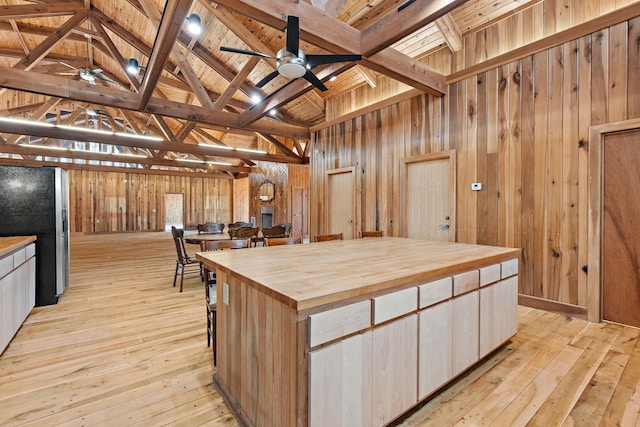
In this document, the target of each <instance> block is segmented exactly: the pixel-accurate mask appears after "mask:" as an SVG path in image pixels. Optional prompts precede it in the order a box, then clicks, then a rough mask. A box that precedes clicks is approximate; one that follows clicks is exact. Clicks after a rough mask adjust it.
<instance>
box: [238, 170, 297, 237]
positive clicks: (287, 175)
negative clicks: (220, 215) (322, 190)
mask: <svg viewBox="0 0 640 427" xmlns="http://www.w3.org/2000/svg"><path fill="white" fill-rule="evenodd" d="M258 168H259V169H258V171H255V172H252V173H251V174H250V175H249V197H248V202H249V217H248V218H246V219H239V221H249V220H250V218H251V217H252V216H254V217H255V218H256V225H257V226H259V227H262V225H261V224H260V208H261V207H263V206H265V207H272V208H273V223H274V224H278V223H281V222H291V212H290V211H289V209H290V200H289V199H290V197H291V186H292V185H297V186H301V187H305V188H307V189H308V188H309V167H308V166H306V165H290V164H285V163H272V162H260V163H259V164H258ZM265 181H270V182H272V183H273V184H274V187H275V196H274V198H273V200H272V201H270V202H263V201H261V200H260V198H259V197H258V189H259V187H260V184H262V183H263V182H265Z"/></svg>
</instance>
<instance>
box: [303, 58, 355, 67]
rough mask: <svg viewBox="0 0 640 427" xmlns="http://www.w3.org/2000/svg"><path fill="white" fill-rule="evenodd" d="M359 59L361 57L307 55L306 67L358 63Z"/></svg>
mask: <svg viewBox="0 0 640 427" xmlns="http://www.w3.org/2000/svg"><path fill="white" fill-rule="evenodd" d="M361 59H362V55H307V65H309V66H310V67H311V68H313V67H315V66H316V65H322V64H333V63H335V62H350V61H360V60H361Z"/></svg>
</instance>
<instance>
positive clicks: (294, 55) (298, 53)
mask: <svg viewBox="0 0 640 427" xmlns="http://www.w3.org/2000/svg"><path fill="white" fill-rule="evenodd" d="M286 35H287V44H286V46H285V47H283V48H282V49H280V50H279V51H278V53H277V54H276V56H273V55H267V54H265V53H260V52H254V51H251V50H245V49H236V48H234V47H225V46H221V47H220V50H222V51H224V52H234V53H242V54H245V55H253V56H259V57H261V58H272V59H275V60H276V71H274V72H273V73H271V74H269V75H268V76H266V77H265V78H263V79H262V80H260V81H259V82H258V84H257V85H256V86H257V87H263V86H264V85H266V84H267V83H269V82H270V81H271V80H273V79H275V78H276V77H277V76H278V75H283V76H285V77H288V78H290V79H296V78H298V77H303V78H304V79H305V80H307V81H308V82H309V83H311V84H313V85H314V86H315V87H317V88H318V89H320V90H321V91H323V92H324V91H326V90H327V87H326V86H325V85H324V84H323V83H322V82H321V81H320V79H318V77H316V75H315V74H313V72H312V71H311V69H312V68H313V67H315V66H316V65H322V64H332V63H335V62H347V61H359V60H361V59H362V55H305V53H304V52H303V51H302V50H301V49H300V21H299V19H298V17H297V16H291V15H289V16H288V17H287V29H286Z"/></svg>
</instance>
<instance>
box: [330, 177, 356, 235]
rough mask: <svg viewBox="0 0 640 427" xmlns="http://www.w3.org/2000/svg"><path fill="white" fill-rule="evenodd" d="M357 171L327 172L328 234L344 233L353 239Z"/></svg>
mask: <svg viewBox="0 0 640 427" xmlns="http://www.w3.org/2000/svg"><path fill="white" fill-rule="evenodd" d="M354 175H355V169H354V168H342V169H334V170H330V171H328V172H327V179H328V185H327V189H328V192H327V193H328V200H327V209H328V211H329V224H328V230H327V232H328V233H342V234H343V236H344V238H345V239H353V238H354V237H355V230H356V227H355V226H356V222H357V221H356V198H355V194H356V189H355V176H354Z"/></svg>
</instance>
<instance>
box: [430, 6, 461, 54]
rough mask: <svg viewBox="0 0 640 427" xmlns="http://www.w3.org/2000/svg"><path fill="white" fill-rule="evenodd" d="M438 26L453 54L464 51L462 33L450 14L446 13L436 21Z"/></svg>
mask: <svg viewBox="0 0 640 427" xmlns="http://www.w3.org/2000/svg"><path fill="white" fill-rule="evenodd" d="M436 26H437V27H438V30H439V31H440V33H441V34H442V37H444V41H445V42H447V46H449V50H451V52H453V53H456V52H459V51H461V50H462V46H463V45H462V43H463V40H462V31H460V27H458V24H456V21H455V20H454V19H453V16H451V14H450V13H446V14H444V15H442V16H441V17H440V18H438V19H436Z"/></svg>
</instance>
